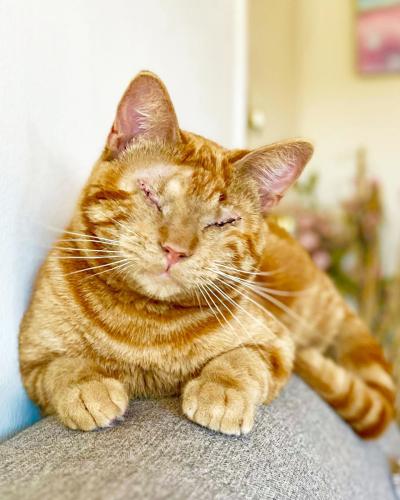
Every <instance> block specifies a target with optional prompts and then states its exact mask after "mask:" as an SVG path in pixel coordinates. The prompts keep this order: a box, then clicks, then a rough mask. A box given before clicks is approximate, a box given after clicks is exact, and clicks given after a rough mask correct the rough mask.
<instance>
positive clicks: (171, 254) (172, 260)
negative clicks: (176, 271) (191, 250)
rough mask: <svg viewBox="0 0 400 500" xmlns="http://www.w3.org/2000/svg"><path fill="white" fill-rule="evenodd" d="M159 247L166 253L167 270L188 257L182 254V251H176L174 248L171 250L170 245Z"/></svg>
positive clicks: (184, 253)
mask: <svg viewBox="0 0 400 500" xmlns="http://www.w3.org/2000/svg"><path fill="white" fill-rule="evenodd" d="M161 246H162V249H163V250H164V252H165V253H166V257H167V263H168V266H167V268H168V269H169V268H170V267H172V266H173V265H174V264H176V263H177V262H179V261H180V260H181V259H183V258H184V257H189V254H188V253H187V252H184V251H182V250H177V249H176V248H173V247H171V246H170V245H161Z"/></svg>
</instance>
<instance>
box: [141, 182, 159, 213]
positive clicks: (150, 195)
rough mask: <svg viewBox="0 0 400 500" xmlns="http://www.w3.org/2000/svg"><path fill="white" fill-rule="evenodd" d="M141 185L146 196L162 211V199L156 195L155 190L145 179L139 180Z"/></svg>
mask: <svg viewBox="0 0 400 500" xmlns="http://www.w3.org/2000/svg"><path fill="white" fill-rule="evenodd" d="M139 187H140V189H141V191H142V192H143V194H144V195H145V197H146V198H147V199H148V200H149V201H150V202H151V203H153V205H155V206H156V207H157V209H158V210H159V211H161V204H160V200H159V198H158V196H157V195H156V193H155V192H154V190H153V189H152V188H151V187H150V186H148V185H147V184H146V183H145V182H144V181H143V180H140V181H139Z"/></svg>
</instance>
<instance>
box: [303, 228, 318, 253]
mask: <svg viewBox="0 0 400 500" xmlns="http://www.w3.org/2000/svg"><path fill="white" fill-rule="evenodd" d="M299 241H300V243H301V244H302V245H303V247H304V248H305V249H306V250H308V251H309V252H312V251H313V250H316V249H317V248H318V247H319V245H320V237H319V235H318V234H317V233H314V232H313V231H304V233H300V235H299Z"/></svg>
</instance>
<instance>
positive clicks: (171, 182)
mask: <svg viewBox="0 0 400 500" xmlns="http://www.w3.org/2000/svg"><path fill="white" fill-rule="evenodd" d="M216 181H217V179H216V177H215V175H214V176H213V175H211V173H210V172H208V171H207V170H205V169H204V168H202V167H195V166H192V165H185V164H179V165H178V164H174V163H168V162H163V161H155V162H152V163H149V164H146V165H143V166H137V167H136V168H134V169H133V170H129V171H127V172H126V173H125V174H124V175H123V176H122V178H121V179H120V183H119V184H120V188H121V189H123V190H126V191H128V192H129V191H133V190H134V189H135V187H136V186H137V184H138V182H145V183H146V184H148V185H150V186H152V187H154V188H156V189H157V190H159V191H162V193H163V194H164V196H168V197H171V198H177V197H181V196H187V195H191V194H199V193H203V194H205V195H206V194H207V198H208V197H209V196H210V194H211V193H212V192H216V191H218V186H219V184H220V183H219V182H216Z"/></svg>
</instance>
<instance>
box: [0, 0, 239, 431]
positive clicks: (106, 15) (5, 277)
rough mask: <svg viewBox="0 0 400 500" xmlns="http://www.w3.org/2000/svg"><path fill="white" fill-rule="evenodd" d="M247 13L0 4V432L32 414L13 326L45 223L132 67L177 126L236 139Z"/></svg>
mask: <svg viewBox="0 0 400 500" xmlns="http://www.w3.org/2000/svg"><path fill="white" fill-rule="evenodd" d="M245 10H246V9H245V1H244V0H235V1H232V0H202V1H201V2H199V1H197V0H185V1H183V0H146V1H143V0H113V1H112V2H109V1H108V0H85V1H81V0H69V1H68V2H65V1H61V0H40V1H38V2H33V1H30V0H25V1H23V0H0V37H1V40H0V106H1V112H0V168H1V175H0V203H1V205H0V217H1V219H0V223H1V227H0V241H1V272H2V274H1V279H0V318H1V330H0V344H1V349H0V408H1V412H0V437H1V436H6V435H8V434H10V433H12V432H14V431H15V430H16V429H18V428H20V427H22V426H24V425H26V424H27V423H28V422H29V421H32V420H33V419H34V418H36V416H37V414H36V413H35V412H33V411H32V407H30V406H29V403H28V401H27V399H26V397H25V395H24V392H23V390H22V387H21V384H20V382H19V376H18V365H17V331H18V323H19V321H20V318H21V315H22V313H23V310H24V308H25V307H26V304H27V300H28V297H29V290H30V287H31V284H32V279H33V276H34V272H35V269H36V267H37V264H38V262H39V261H40V259H42V258H43V255H44V253H45V247H46V246H48V245H49V244H50V242H51V240H52V239H53V237H54V235H53V234H52V233H51V232H49V231H48V230H46V228H45V227H44V226H46V225H52V226H56V227H62V226H63V224H64V223H65V222H66V220H67V218H68V215H69V214H70V212H71V208H72V206H73V204H74V200H75V198H76V196H77V193H78V190H79V187H80V186H81V184H82V182H83V180H84V178H85V177H86V176H87V174H88V172H89V170H90V168H91V165H92V163H93V162H94V160H95V159H96V157H97V155H98V154H99V152H100V150H101V148H102V145H103V143H104V140H105V137H106V134H107V132H108V130H109V127H110V126H111V123H112V120H113V114H114V110H115V108H116V105H117V102H118V99H119V98H120V96H121V94H122V92H123V90H124V88H125V87H126V85H127V84H128V82H129V80H130V79H131V78H132V77H133V76H134V75H135V73H137V72H138V71H139V70H140V69H144V68H145V69H151V70H153V71H155V72H157V73H158V74H159V75H160V76H161V77H162V78H163V79H164V81H165V83H166V84H167V87H168V88H169V90H170V93H171V95H172V98H173V100H174V102H175V104H176V109H177V113H178V118H179V119H180V124H181V126H182V128H186V129H188V130H194V131H196V132H198V133H200V134H204V135H207V136H209V137H212V138H213V139H215V140H217V141H219V142H221V143H223V144H225V145H227V146H243V142H244V132H245V93H244V87H245V71H244V68H245V52H244V36H245ZM29 412H31V413H29Z"/></svg>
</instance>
